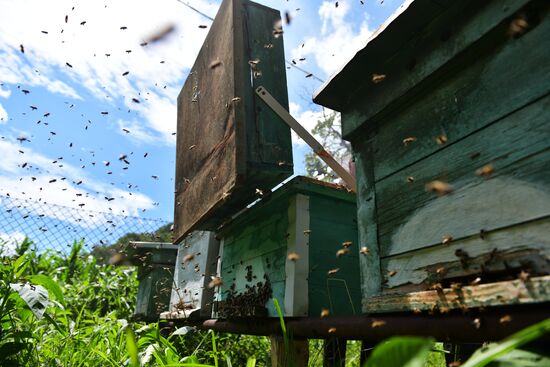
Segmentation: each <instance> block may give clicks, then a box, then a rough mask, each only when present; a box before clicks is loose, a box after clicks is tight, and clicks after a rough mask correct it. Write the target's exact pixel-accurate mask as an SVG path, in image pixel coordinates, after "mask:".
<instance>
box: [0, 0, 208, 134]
mask: <svg viewBox="0 0 550 367" xmlns="http://www.w3.org/2000/svg"><path fill="white" fill-rule="evenodd" d="M192 5H193V6H195V7H197V8H199V9H201V10H202V11H204V12H205V13H207V14H215V12H216V10H217V7H218V5H217V1H214V0H211V1H208V0H195V1H193V2H192ZM73 6H74V10H71V9H72V7H73ZM0 8H1V9H2V11H1V12H0V57H1V58H2V63H0V79H1V80H3V81H4V82H7V83H13V84H16V83H21V84H28V85H31V86H42V87H46V88H48V89H49V90H50V91H51V92H55V93H60V94H62V95H65V96H68V97H71V98H82V96H81V95H82V94H83V93H82V92H81V91H80V88H79V89H78V93H77V91H76V90H75V88H76V86H77V85H78V86H81V87H84V90H86V91H87V92H89V93H91V94H92V95H94V96H95V97H97V98H99V99H102V100H103V101H105V102H107V103H111V104H112V105H113V106H116V104H119V103H120V102H121V101H123V103H124V104H125V105H126V107H128V108H129V109H132V110H135V111H138V112H139V114H140V115H141V116H140V117H142V118H143V119H144V120H145V122H146V126H144V127H143V129H142V130H143V131H145V130H151V131H152V133H153V135H160V136H162V137H163V139H162V141H163V142H165V143H167V144H173V143H174V139H173V137H172V135H171V133H172V132H174V131H175V126H176V114H175V112H174V111H175V105H174V103H173V102H171V101H175V100H176V97H177V93H178V92H179V89H180V88H181V83H182V80H183V77H184V72H185V71H186V70H187V69H188V68H190V67H191V66H192V64H193V62H194V59H195V56H196V54H197V52H198V50H199V49H200V47H201V45H202V42H203V40H204V37H205V36H206V34H207V32H208V29H206V30H203V29H199V28H198V25H200V24H209V23H210V22H209V21H207V20H205V19H204V18H202V17H201V16H200V15H198V14H196V13H194V12H192V11H190V10H189V9H188V8H186V7H185V6H183V5H182V4H180V3H178V2H177V1H172V0H164V1H156V2H153V1H148V0H120V1H116V2H109V3H107V5H105V3H104V2H98V1H86V2H79V3H76V4H75V3H73V2H72V1H69V0H62V1H55V2H45V1H40V0H18V1H7V0H0ZM65 16H68V21H67V22H65ZM84 21H85V22H86V23H85V24H84V25H81V22H84ZM167 24H173V25H174V26H175V27H176V29H175V31H174V32H172V34H170V35H169V36H167V37H166V39H165V40H163V41H161V42H158V44H150V45H147V46H145V47H143V46H140V44H141V43H143V41H144V39H146V38H148V37H149V36H150V35H151V34H153V33H154V32H156V31H158V30H159V29H160V28H162V27H165V26H166V25H167ZM121 27H127V29H124V30H123V29H121ZM42 31H47V32H48V34H44V33H42ZM20 44H22V45H23V46H24V49H25V53H24V54H23V53H21V52H20V50H19V45H20ZM127 50H131V52H130V53H127V52H126V51H127ZM106 54H109V55H110V56H106ZM161 61H164V62H163V63H161ZM66 63H69V64H70V65H72V68H71V67H68V66H67V65H66ZM126 71H128V72H129V74H128V75H126V76H123V75H122V74H123V73H125V72H126ZM165 86H166V88H165ZM132 98H138V99H139V100H140V101H141V102H142V103H140V104H139V105H138V104H135V103H133V102H132ZM142 136H143V137H144V138H146V139H147V137H146V134H144V135H142ZM134 138H136V137H134Z"/></svg>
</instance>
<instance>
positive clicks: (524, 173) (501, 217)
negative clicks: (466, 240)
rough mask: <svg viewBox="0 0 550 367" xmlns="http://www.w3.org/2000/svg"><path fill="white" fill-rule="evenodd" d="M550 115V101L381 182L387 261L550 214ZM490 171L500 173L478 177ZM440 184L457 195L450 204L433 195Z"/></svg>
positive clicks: (381, 221) (381, 218)
mask: <svg viewBox="0 0 550 367" xmlns="http://www.w3.org/2000/svg"><path fill="white" fill-rule="evenodd" d="M549 108H550V96H547V97H545V98H544V99H542V100H538V101H535V102H533V103H532V104H531V105H529V106H528V107H526V108H524V109H522V110H520V111H518V112H516V113H515V114H512V115H509V116H507V117H506V118H505V119H503V120H500V121H497V122H495V123H494V124H492V125H490V126H488V127H487V128H485V129H483V130H481V131H479V132H477V133H475V134H472V135H470V136H468V137H467V138H465V139H463V140H461V141H460V142H458V143H456V144H452V145H448V146H446V147H445V149H442V150H441V151H440V152H438V153H437V154H435V155H431V156H429V157H428V158H426V159H424V160H422V161H420V162H418V163H416V164H414V165H412V166H410V167H408V168H407V169H405V170H404V171H403V172H398V173H396V174H394V175H392V176H390V177H388V178H386V179H384V180H382V181H380V182H378V183H377V184H376V187H377V198H378V199H379V200H377V203H378V207H377V209H378V212H377V213H378V218H377V223H378V225H379V239H380V253H381V256H382V257H384V256H388V255H392V254H397V253H403V252H406V251H411V250H414V249H417V248H421V247H426V246H430V245H434V244H437V243H441V241H442V238H443V236H447V235H449V236H452V237H454V238H459V237H465V236H469V235H472V234H476V233H479V231H480V230H481V229H483V228H498V227H502V226H507V225H511V224H514V223H518V222H522V221H526V220H529V219H533V218H537V217H540V216H543V215H546V214H550V202H549V199H548V195H547V192H548V189H549V187H550V150H549V147H550V140H549V139H550V121H549V118H550V117H549V115H548V111H549ZM472 154H475V155H476V156H477V155H479V156H478V157H477V158H474V159H472V158H471V157H472ZM486 164H492V165H493V167H494V173H493V174H492V175H491V176H490V177H489V178H483V177H480V176H477V175H476V174H475V172H476V170H477V169H479V168H480V167H482V166H484V165H486ZM409 176H411V177H414V182H412V183H410V182H408V181H407V177H409ZM433 180H443V181H447V182H449V183H450V184H451V185H453V186H454V189H455V191H454V192H452V193H451V194H449V195H446V196H444V197H437V196H436V195H434V194H433V193H429V192H426V191H425V184H426V183H429V182H431V181H433ZM545 202H546V203H547V204H544V203H545Z"/></svg>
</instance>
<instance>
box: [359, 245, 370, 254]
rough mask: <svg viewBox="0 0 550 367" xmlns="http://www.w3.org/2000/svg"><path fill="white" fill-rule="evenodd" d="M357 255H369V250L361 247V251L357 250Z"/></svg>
mask: <svg viewBox="0 0 550 367" xmlns="http://www.w3.org/2000/svg"><path fill="white" fill-rule="evenodd" d="M359 253H361V255H368V254H369V248H368V247H367V246H363V247H361V250H359Z"/></svg>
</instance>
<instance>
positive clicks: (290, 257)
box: [286, 252, 300, 261]
mask: <svg viewBox="0 0 550 367" xmlns="http://www.w3.org/2000/svg"><path fill="white" fill-rule="evenodd" d="M286 258H287V259H288V260H289V261H297V260H300V255H298V254H297V253H296V252H290V253H289V254H288V256H287V257H286Z"/></svg>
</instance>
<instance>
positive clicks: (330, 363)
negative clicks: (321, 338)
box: [323, 338, 346, 367]
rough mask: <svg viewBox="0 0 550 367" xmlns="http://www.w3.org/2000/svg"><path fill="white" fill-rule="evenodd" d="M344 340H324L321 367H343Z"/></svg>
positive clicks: (344, 355)
mask: <svg viewBox="0 0 550 367" xmlns="http://www.w3.org/2000/svg"><path fill="white" fill-rule="evenodd" d="M345 365H346V340H345V339H342V338H329V339H326V340H325V345H324V348H323V367H345Z"/></svg>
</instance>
